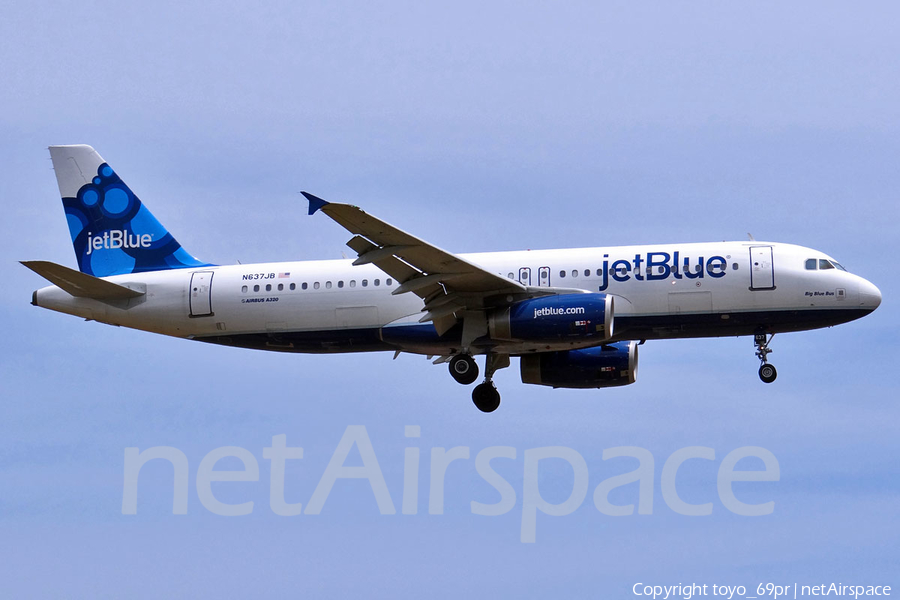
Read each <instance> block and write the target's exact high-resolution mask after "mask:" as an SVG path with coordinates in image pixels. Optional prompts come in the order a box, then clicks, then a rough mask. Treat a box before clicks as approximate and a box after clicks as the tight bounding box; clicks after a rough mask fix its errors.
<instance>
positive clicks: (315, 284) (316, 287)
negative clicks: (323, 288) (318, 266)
mask: <svg viewBox="0 0 900 600" xmlns="http://www.w3.org/2000/svg"><path fill="white" fill-rule="evenodd" d="M313 288H314V289H319V282H318V281H317V282H315V283H314V284H313Z"/></svg>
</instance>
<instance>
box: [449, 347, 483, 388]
mask: <svg viewBox="0 0 900 600" xmlns="http://www.w3.org/2000/svg"><path fill="white" fill-rule="evenodd" d="M450 375H452V376H453V379H455V380H456V382H457V383H461V384H463V385H469V384H470V383H474V382H475V380H476V379H478V365H477V364H475V359H474V358H472V357H471V356H469V355H468V354H457V355H456V356H454V357H453V358H451V359H450Z"/></svg>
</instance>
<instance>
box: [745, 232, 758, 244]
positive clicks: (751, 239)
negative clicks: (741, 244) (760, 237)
mask: <svg viewBox="0 0 900 600" xmlns="http://www.w3.org/2000/svg"><path fill="white" fill-rule="evenodd" d="M747 237H748V238H750V241H751V242H755V241H756V238H755V237H753V234H752V233H748V234H747Z"/></svg>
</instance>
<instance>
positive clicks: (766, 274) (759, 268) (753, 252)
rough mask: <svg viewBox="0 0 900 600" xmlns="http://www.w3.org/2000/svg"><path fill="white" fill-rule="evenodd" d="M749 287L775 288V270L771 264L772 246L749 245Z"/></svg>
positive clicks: (758, 288)
mask: <svg viewBox="0 0 900 600" xmlns="http://www.w3.org/2000/svg"><path fill="white" fill-rule="evenodd" d="M750 289H751V290H774V289H775V270H774V265H773V264H772V246H751V247H750Z"/></svg>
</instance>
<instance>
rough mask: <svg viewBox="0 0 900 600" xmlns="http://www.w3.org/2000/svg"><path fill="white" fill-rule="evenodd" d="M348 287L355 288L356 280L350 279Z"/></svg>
mask: <svg viewBox="0 0 900 600" xmlns="http://www.w3.org/2000/svg"><path fill="white" fill-rule="evenodd" d="M350 287H356V280H355V279H351V280H350Z"/></svg>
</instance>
